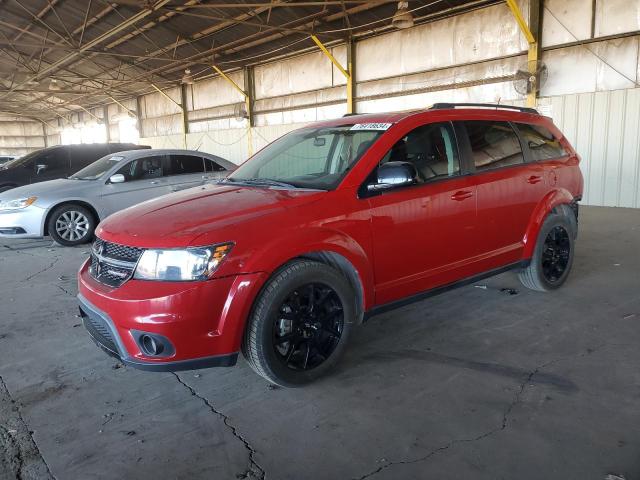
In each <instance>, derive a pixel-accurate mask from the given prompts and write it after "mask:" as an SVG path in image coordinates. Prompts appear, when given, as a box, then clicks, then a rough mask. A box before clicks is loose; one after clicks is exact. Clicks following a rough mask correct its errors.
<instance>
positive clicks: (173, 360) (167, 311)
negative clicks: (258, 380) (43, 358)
mask: <svg viewBox="0 0 640 480" xmlns="http://www.w3.org/2000/svg"><path fill="white" fill-rule="evenodd" d="M262 281H263V274H261V273H254V274H247V275H237V276H232V277H225V278H220V279H213V280H208V281H204V282H153V281H141V280H129V281H128V282H126V283H125V284H124V285H122V286H121V287H119V288H111V287H108V286H106V285H103V284H101V283H99V282H97V281H96V280H94V279H93V278H92V277H91V276H90V275H89V273H88V263H87V262H85V264H84V265H83V266H82V268H81V269H80V272H79V277H78V289H79V292H80V293H79V294H78V302H79V306H80V312H81V316H82V318H83V323H84V325H85V328H86V329H87V331H88V333H89V335H90V336H91V338H92V339H93V340H94V342H95V343H96V344H97V345H98V346H99V347H100V348H102V350H104V351H105V352H106V353H108V354H109V355H112V356H114V357H116V358H119V359H120V360H121V361H122V362H123V363H125V364H126V365H130V366H132V367H135V368H138V369H142V370H151V371H178V370H192V369H197V368H208V367H215V366H232V365H235V363H236V360H237V357H238V351H239V350H240V344H241V341H242V335H243V332H244V326H245V321H246V318H247V316H248V313H249V310H250V308H251V303H252V302H253V298H255V295H256V294H257V292H258V290H259V288H260V287H261V285H262ZM141 333H147V334H149V335H156V336H158V337H161V338H164V339H166V340H168V342H170V345H171V349H170V355H164V356H163V355H157V356H153V355H149V354H146V353H144V351H143V348H142V346H141V344H140V343H139V339H140V334H141Z"/></svg>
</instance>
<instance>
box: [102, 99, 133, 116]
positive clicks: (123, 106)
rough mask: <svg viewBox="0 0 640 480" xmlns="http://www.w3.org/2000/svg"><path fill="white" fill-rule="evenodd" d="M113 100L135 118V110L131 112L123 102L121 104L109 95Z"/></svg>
mask: <svg viewBox="0 0 640 480" xmlns="http://www.w3.org/2000/svg"><path fill="white" fill-rule="evenodd" d="M107 96H108V97H109V98H110V99H111V100H113V101H114V102H116V103H117V104H118V105H120V106H121V107H122V108H124V109H125V111H126V112H128V113H129V115H131V116H133V117H135V116H136V112H134V111H133V110H129V109H128V108H127V107H126V106H125V105H124V104H123V103H122V102H119V101H118V100H117V99H116V98H115V97H112V96H111V95H107Z"/></svg>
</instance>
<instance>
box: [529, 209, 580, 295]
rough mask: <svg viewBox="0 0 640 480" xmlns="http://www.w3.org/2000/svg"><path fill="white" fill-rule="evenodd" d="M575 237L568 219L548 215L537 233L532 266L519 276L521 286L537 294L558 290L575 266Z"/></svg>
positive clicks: (572, 226)
mask: <svg viewBox="0 0 640 480" xmlns="http://www.w3.org/2000/svg"><path fill="white" fill-rule="evenodd" d="M575 233H576V232H575V227H574V225H573V224H572V223H571V221H570V220H569V219H568V218H567V217H566V216H565V215H558V214H556V213H551V214H549V215H548V216H547V218H546V219H545V221H544V223H543V224H542V227H541V228H540V232H539V233H538V239H537V241H536V246H535V249H534V251H533V256H532V258H531V263H530V264H529V266H528V267H527V268H525V269H523V270H522V271H521V272H520V273H519V274H518V278H519V279H520V282H521V283H522V285H524V286H525V287H527V288H529V289H531V290H536V291H538V292H549V291H551V290H555V289H557V288H559V287H560V286H561V285H562V284H563V283H564V282H565V281H566V280H567V277H568V276H569V272H570V271H571V266H572V265H573V254H574V244H575V243H574V240H575V237H576V235H575Z"/></svg>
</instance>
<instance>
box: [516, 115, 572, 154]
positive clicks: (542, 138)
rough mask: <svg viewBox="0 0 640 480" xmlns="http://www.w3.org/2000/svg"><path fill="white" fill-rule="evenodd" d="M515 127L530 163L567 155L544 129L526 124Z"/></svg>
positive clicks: (558, 142)
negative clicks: (525, 148) (524, 145)
mask: <svg viewBox="0 0 640 480" xmlns="http://www.w3.org/2000/svg"><path fill="white" fill-rule="evenodd" d="M516 125H517V127H518V130H519V131H520V136H521V137H522V141H523V142H524V143H525V144H526V145H527V147H528V149H529V153H530V154H531V160H532V161H534V162H537V161H541V160H551V159H553V158H560V157H564V156H566V155H569V153H568V152H567V151H566V150H565V149H564V147H563V146H562V145H561V144H560V141H559V140H558V139H557V138H555V137H554V136H553V134H552V133H551V132H550V131H549V130H547V129H546V128H545V127H543V126H540V125H530V124H526V123H517V124H516Z"/></svg>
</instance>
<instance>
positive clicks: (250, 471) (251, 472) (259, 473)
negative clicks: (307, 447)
mask: <svg viewBox="0 0 640 480" xmlns="http://www.w3.org/2000/svg"><path fill="white" fill-rule="evenodd" d="M171 374H172V375H173V376H174V377H176V379H177V380H178V382H179V383H180V384H181V385H183V386H184V387H185V388H186V389H187V390H189V392H190V393H191V395H193V396H194V397H197V398H199V399H200V400H201V401H202V403H204V404H205V405H206V406H207V407H208V408H209V410H211V411H212V412H213V413H215V414H216V415H218V416H219V417H220V418H222V421H223V423H224V424H225V426H226V427H227V428H229V430H231V433H233V436H234V437H236V438H237V439H238V440H240V441H241V442H242V443H243V444H244V448H245V449H246V450H247V451H248V452H249V464H250V465H249V468H247V470H245V472H244V473H243V474H242V476H238V477H237V478H258V479H260V480H264V479H266V478H267V474H266V472H265V471H264V469H263V468H262V467H261V466H260V465H259V464H258V462H257V461H256V460H255V454H256V450H255V449H254V448H253V447H252V446H251V444H250V443H249V442H248V441H247V439H246V438H244V436H243V435H242V434H241V433H240V432H239V431H238V429H237V428H236V427H234V426H233V425H231V423H229V417H228V416H227V415H225V414H224V413H222V412H221V411H219V410H217V409H216V408H215V407H214V406H213V405H212V404H211V402H209V400H208V399H207V398H206V397H203V396H202V395H200V394H198V392H196V390H195V389H194V388H193V387H191V386H190V385H188V384H187V383H185V382H184V381H183V380H182V379H181V378H180V376H179V375H178V374H177V373H175V372H172V373H171Z"/></svg>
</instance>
